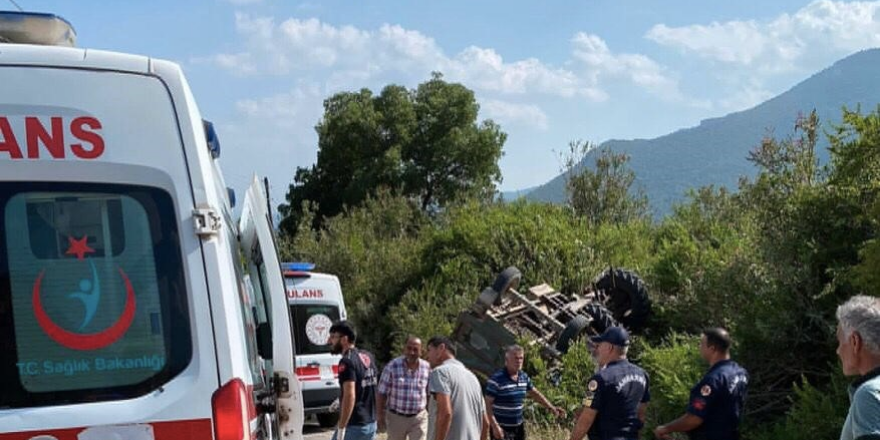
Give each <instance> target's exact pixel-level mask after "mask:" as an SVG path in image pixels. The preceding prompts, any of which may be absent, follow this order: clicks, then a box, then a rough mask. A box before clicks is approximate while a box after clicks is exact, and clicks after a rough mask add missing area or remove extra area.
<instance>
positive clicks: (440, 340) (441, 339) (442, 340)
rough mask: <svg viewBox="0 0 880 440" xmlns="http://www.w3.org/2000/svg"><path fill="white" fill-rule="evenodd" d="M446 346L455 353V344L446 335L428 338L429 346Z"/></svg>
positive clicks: (447, 349)
mask: <svg viewBox="0 0 880 440" xmlns="http://www.w3.org/2000/svg"><path fill="white" fill-rule="evenodd" d="M441 344H442V345H445V346H446V351H448V352H450V353H452V355H453V356H454V355H455V344H453V343H452V340H450V339H449V338H447V337H446V336H434V337H433V338H431V339H428V347H435V348H436V347H439V346H440V345H441Z"/></svg>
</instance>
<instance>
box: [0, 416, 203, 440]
mask: <svg viewBox="0 0 880 440" xmlns="http://www.w3.org/2000/svg"><path fill="white" fill-rule="evenodd" d="M149 425H150V426H152V427H153V436H154V437H155V439H156V440H179V439H188V440H212V439H213V438H214V434H213V432H212V429H211V419H198V420H177V421H173V422H157V423H150V424H149ZM85 430H86V428H74V429H56V430H50V431H28V432H13V433H9V434H0V440H31V439H32V438H34V437H37V438H40V436H41V435H42V436H51V437H54V438H56V439H58V440H77V436H78V435H79V434H80V433H82V432H83V431H85ZM51 437H49V438H51Z"/></svg>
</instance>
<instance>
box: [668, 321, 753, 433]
mask: <svg viewBox="0 0 880 440" xmlns="http://www.w3.org/2000/svg"><path fill="white" fill-rule="evenodd" d="M730 345H731V341H730V335H729V334H728V333H727V331H726V330H724V329H722V328H710V329H707V330H705V331H703V336H702V338H700V356H701V357H702V358H703V359H705V360H706V361H707V362H709V372H708V373H706V375H705V376H703V379H702V380H700V382H699V383H697V385H696V386H694V387H693V388H692V389H691V397H690V402H689V403H688V407H687V410H686V412H685V414H684V415H683V416H681V417H679V418H677V419H675V420H674V421H672V422H670V423H668V424H666V425H660V426H658V427H657V428H656V429H654V435H655V436H656V437H657V438H661V439H669V438H671V437H670V436H669V434H670V433H672V432H687V433H688V435H689V436H690V438H691V439H692V440H738V439H739V421H740V418H741V417H742V411H743V405H744V404H745V399H746V391H747V390H748V385H749V375H748V373H747V372H746V370H745V369H744V368H742V367H740V366H739V365H738V364H737V363H736V362H734V361H732V360H731V359H730Z"/></svg>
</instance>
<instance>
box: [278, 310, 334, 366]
mask: <svg viewBox="0 0 880 440" xmlns="http://www.w3.org/2000/svg"><path fill="white" fill-rule="evenodd" d="M290 314H291V315H292V316H293V322H294V329H293V331H294V341H296V353H297V354H321V353H330V344H327V338H328V337H329V336H330V326H331V325H333V323H334V322H336V321H338V320H339V308H338V307H336V306H333V305H324V304H320V305H319V304H313V305H307V304H297V305H291V306H290Z"/></svg>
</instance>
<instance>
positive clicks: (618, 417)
mask: <svg viewBox="0 0 880 440" xmlns="http://www.w3.org/2000/svg"><path fill="white" fill-rule="evenodd" d="M590 340H591V342H592V343H593V344H594V349H593V353H594V355H595V358H596V360H597V361H598V363H599V365H600V367H602V368H601V369H600V370H599V372H598V373H596V375H594V376H593V377H592V378H590V381H589V382H588V383H587V396H586V399H585V400H584V409H583V411H581V415H580V416H579V417H578V420H577V424H575V427H574V430H573V431H572V433H571V440H581V439H583V438H584V435H586V434H587V433H589V434H590V440H636V439H638V438H639V430H640V429H641V428H642V426H643V425H644V423H645V410H646V409H647V405H648V401H649V400H650V398H651V394H650V392H649V387H648V375H647V373H645V370H642V369H641V368H639V367H637V366H635V365H633V364H631V363H629V361H627V360H626V353H627V350H628V348H629V334H628V333H627V332H626V330H624V329H623V328H622V327H609V328H608V329H607V330H605V332H604V333H602V334H601V335H599V336H593V337H591V338H590Z"/></svg>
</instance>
